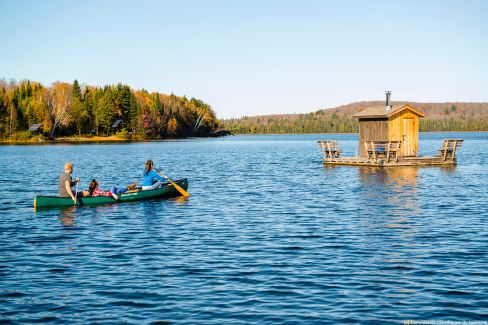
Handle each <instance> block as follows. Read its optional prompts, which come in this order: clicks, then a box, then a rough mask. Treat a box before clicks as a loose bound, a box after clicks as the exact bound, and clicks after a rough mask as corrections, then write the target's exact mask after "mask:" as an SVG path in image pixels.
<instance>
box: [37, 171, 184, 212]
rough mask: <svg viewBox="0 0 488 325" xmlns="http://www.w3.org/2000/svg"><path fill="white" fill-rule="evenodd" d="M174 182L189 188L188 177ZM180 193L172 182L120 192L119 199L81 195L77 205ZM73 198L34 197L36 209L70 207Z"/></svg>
mask: <svg viewBox="0 0 488 325" xmlns="http://www.w3.org/2000/svg"><path fill="white" fill-rule="evenodd" d="M174 183H176V184H178V185H179V186H181V187H182V188H183V189H185V190H187V189H188V179H186V178H183V179H180V180H177V181H175V182H174ZM179 195H180V193H179V192H178V191H177V190H176V189H175V188H174V186H173V185H171V184H170V183H168V184H164V185H163V187H161V188H158V189H155V190H148V191H140V192H130V193H124V194H119V195H118V196H119V199H118V200H115V199H114V198H113V197H111V196H90V197H80V198H78V202H77V203H76V205H77V206H81V205H100V204H107V203H122V202H130V201H139V200H148V199H156V198H163V197H174V196H179ZM73 205H74V204H73V200H72V199H71V198H69V197H59V196H44V195H36V197H35V198H34V209H37V208H55V207H69V206H73Z"/></svg>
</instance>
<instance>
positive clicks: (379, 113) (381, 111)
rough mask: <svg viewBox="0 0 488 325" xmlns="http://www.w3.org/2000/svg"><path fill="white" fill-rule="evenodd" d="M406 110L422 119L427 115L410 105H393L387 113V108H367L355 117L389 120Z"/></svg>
mask: <svg viewBox="0 0 488 325" xmlns="http://www.w3.org/2000/svg"><path fill="white" fill-rule="evenodd" d="M404 109H409V110H411V111H412V112H413V113H415V114H417V115H418V116H420V117H424V116H425V114H424V113H422V112H421V111H419V110H417V109H416V108H415V107H413V106H410V105H408V104H403V105H393V106H392V108H391V109H390V110H389V111H387V110H386V109H385V106H384V105H383V106H372V107H368V108H366V109H365V110H364V111H361V112H359V113H356V114H354V115H353V116H354V117H357V118H359V119H362V118H375V117H379V118H381V117H384V118H388V117H390V116H392V115H393V114H396V113H398V112H400V111H402V110H404Z"/></svg>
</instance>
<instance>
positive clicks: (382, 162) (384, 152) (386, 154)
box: [318, 139, 463, 167]
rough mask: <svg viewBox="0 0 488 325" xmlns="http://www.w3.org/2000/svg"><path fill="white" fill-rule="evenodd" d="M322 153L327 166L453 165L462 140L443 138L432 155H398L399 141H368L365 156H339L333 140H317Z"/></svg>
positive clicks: (338, 150)
mask: <svg viewBox="0 0 488 325" xmlns="http://www.w3.org/2000/svg"><path fill="white" fill-rule="evenodd" d="M318 143H319V145H320V146H321V148H322V150H323V153H324V164H325V165H329V166H337V165H343V166H369V167H396V166H453V165H455V164H456V150H457V149H459V148H460V147H461V146H462V143H463V140H460V139H447V140H444V144H443V146H442V149H439V155H438V156H432V157H428V156H426V157H398V155H397V151H399V150H400V148H401V146H400V144H399V143H394V144H392V143H391V141H390V143H387V144H385V142H384V141H381V142H380V141H378V142H377V143H374V141H368V143H365V145H366V146H367V149H366V152H367V157H340V152H341V150H340V149H339V148H338V146H337V143H336V142H335V141H328V140H323V141H318Z"/></svg>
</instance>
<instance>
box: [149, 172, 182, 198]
mask: <svg viewBox="0 0 488 325" xmlns="http://www.w3.org/2000/svg"><path fill="white" fill-rule="evenodd" d="M154 170H155V171H156V172H157V173H158V174H159V175H160V176H163V177H164V178H166V179H167V180H168V182H170V183H171V185H173V186H174V188H175V189H176V190H177V191H178V192H180V194H181V195H183V196H186V197H188V196H190V193H188V192H187V191H185V190H184V189H183V188H182V187H181V186H179V185H178V184H176V183H175V182H173V181H172V180H171V179H169V177H168V176H166V175H164V174H162V173H160V172H159V170H157V169H156V168H154Z"/></svg>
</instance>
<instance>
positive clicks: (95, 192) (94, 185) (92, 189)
mask: <svg viewBox="0 0 488 325" xmlns="http://www.w3.org/2000/svg"><path fill="white" fill-rule="evenodd" d="M135 187H136V183H132V184H131V185H129V186H127V187H122V188H117V187H115V186H112V188H111V189H110V191H103V190H101V189H100V187H99V185H98V182H97V180H96V179H92V180H91V182H90V186H89V188H88V192H89V193H90V196H111V197H113V198H114V199H116V200H118V199H119V196H118V195H117V194H122V193H125V192H127V191H128V190H129V189H134V188H135Z"/></svg>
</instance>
